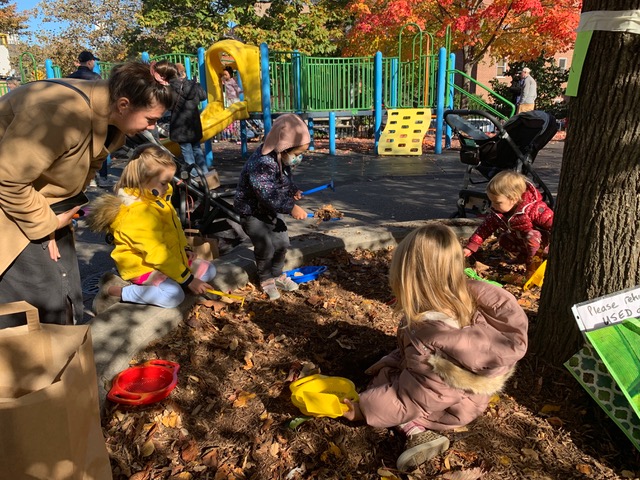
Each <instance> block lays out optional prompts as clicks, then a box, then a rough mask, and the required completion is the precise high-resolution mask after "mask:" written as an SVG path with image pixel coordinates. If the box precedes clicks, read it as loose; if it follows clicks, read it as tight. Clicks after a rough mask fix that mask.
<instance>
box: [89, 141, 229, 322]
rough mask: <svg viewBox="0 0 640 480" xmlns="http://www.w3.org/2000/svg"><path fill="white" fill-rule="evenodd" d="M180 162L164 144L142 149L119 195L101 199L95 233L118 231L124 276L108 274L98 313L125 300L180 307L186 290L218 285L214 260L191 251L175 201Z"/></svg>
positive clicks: (117, 253)
mask: <svg viewBox="0 0 640 480" xmlns="http://www.w3.org/2000/svg"><path fill="white" fill-rule="evenodd" d="M175 172H176V164H175V162H174V161H173V158H171V155H170V154H169V153H167V152H166V151H165V150H163V149H162V148H161V147H159V146H156V145H152V144H148V145H142V146H140V147H138V149H137V151H136V152H135V153H134V156H133V158H132V159H131V161H130V162H129V163H128V164H127V166H126V167H125V168H124V171H123V172H122V176H121V177H120V180H119V181H118V183H117V184H116V186H115V191H116V192H117V196H115V195H103V196H101V197H100V198H98V199H97V200H96V202H95V203H94V206H93V209H92V211H91V213H90V214H89V217H88V222H89V227H90V228H91V229H92V230H94V231H106V232H109V233H110V234H111V235H113V243H114V245H115V247H114V249H113V251H112V252H111V258H113V260H114V261H115V263H116V266H117V268H118V272H119V273H120V276H121V277H122V279H119V278H118V277H116V276H115V275H113V274H109V273H107V274H105V276H103V278H102V279H101V281H100V283H101V285H100V287H101V288H100V292H99V293H98V295H97V296H96V298H95V299H94V311H95V312H96V313H100V312H101V311H104V310H106V309H107V308H109V307H110V306H112V305H113V304H115V303H118V302H120V301H123V302H130V303H140V304H148V305H157V306H159V307H164V308H173V307H177V306H178V305H179V304H180V303H181V302H182V301H183V300H184V297H185V293H184V292H185V291H190V292H192V293H194V294H203V293H206V291H207V290H211V289H212V288H213V287H212V286H211V285H209V284H208V283H207V282H209V281H210V280H212V279H213V278H214V277H215V274H216V269H215V267H214V266H213V264H211V263H209V262H207V261H204V260H201V259H198V258H196V256H195V254H194V253H193V252H192V251H191V250H190V249H189V246H188V244H187V239H186V236H185V234H184V230H183V229H182V225H181V223H180V219H179V218H178V215H177V213H176V211H175V208H174V207H173V205H172V204H171V194H172V192H173V188H172V186H171V181H172V179H173V177H174V175H175Z"/></svg>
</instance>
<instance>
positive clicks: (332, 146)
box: [329, 112, 336, 155]
mask: <svg viewBox="0 0 640 480" xmlns="http://www.w3.org/2000/svg"><path fill="white" fill-rule="evenodd" d="M329 154H330V155H335V154H336V112H329Z"/></svg>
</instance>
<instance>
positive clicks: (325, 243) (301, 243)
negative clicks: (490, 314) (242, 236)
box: [90, 219, 480, 409]
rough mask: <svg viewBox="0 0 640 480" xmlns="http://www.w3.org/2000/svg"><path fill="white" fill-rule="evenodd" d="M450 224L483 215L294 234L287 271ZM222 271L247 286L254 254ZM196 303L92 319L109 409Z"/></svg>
mask: <svg viewBox="0 0 640 480" xmlns="http://www.w3.org/2000/svg"><path fill="white" fill-rule="evenodd" d="M430 223H445V224H447V225H449V226H450V227H451V228H453V229H454V231H455V232H456V233H457V234H458V235H459V236H461V237H468V236H469V235H471V233H473V231H474V230H475V229H476V228H477V226H478V225H479V224H480V220H479V219H455V220H425V221H411V222H402V223H392V224H384V225H379V226H360V227H346V228H342V229H335V230H332V231H331V233H330V234H329V233H313V234H305V235H299V236H295V237H292V238H291V248H290V250H289V253H288V254H287V263H286V265H285V268H286V269H292V268H297V267H300V266H302V265H304V263H306V262H308V261H309V260H311V259H312V258H314V257H317V256H321V255H326V254H329V253H330V252H332V251H333V250H336V249H344V250H346V251H348V252H350V251H354V250H356V249H358V248H361V249H368V250H379V249H382V248H387V247H390V246H394V245H397V244H398V243H399V242H400V241H401V240H402V239H403V238H404V237H405V236H406V235H407V234H408V233H409V232H411V231H412V230H414V229H415V228H418V227H420V226H422V225H427V224H430ZM215 265H216V268H217V269H218V273H217V275H216V278H215V280H214V282H213V283H214V284H215V286H216V287H217V288H218V289H220V290H223V291H229V290H234V289H236V288H240V287H243V286H245V285H246V284H247V283H248V282H249V280H250V278H253V277H254V276H255V264H254V261H253V252H252V250H251V249H250V248H247V247H244V246H241V247H238V248H236V249H234V250H233V251H232V252H231V253H229V254H228V255H225V256H223V257H220V258H218V259H216V261H215ZM194 304H195V297H193V296H191V295H190V296H188V297H187V299H186V300H185V301H184V302H183V303H182V304H181V305H180V306H179V307H177V308H160V307H154V306H148V305H134V304H126V303H119V304H116V305H114V306H113V307H111V308H109V309H108V310H106V311H105V312H103V313H101V314H100V315H96V316H95V317H94V318H93V320H92V321H91V322H90V325H91V336H92V338H93V351H94V357H95V362H96V370H97V374H98V395H99V399H100V407H101V409H102V408H103V407H104V403H105V399H106V395H107V392H108V391H109V388H110V384H111V380H112V379H113V377H114V376H115V375H116V374H117V373H119V372H121V371H122V370H124V369H126V368H127V367H129V362H130V361H131V359H132V358H133V356H134V355H136V354H137V353H138V352H139V351H141V350H142V349H144V348H146V347H147V346H148V345H149V344H150V343H151V342H152V341H153V340H156V339H158V338H161V337H163V336H164V335H166V334H168V333H170V332H171V331H172V330H173V329H175V328H176V327H177V326H178V325H179V324H180V322H181V321H183V319H184V318H186V315H188V313H189V312H190V310H191V308H192V307H193V305H194Z"/></svg>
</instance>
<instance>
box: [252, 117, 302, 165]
mask: <svg viewBox="0 0 640 480" xmlns="http://www.w3.org/2000/svg"><path fill="white" fill-rule="evenodd" d="M310 142H311V137H310V136H309V129H308V128H307V124H306V123H304V121H303V120H302V119H301V118H300V117H299V116H298V115H295V114H293V113H286V114H284V115H281V116H279V117H278V118H276V119H275V121H274V122H273V126H272V127H271V130H270V131H269V134H268V135H267V137H266V138H265V140H264V145H263V146H262V154H263V155H266V154H267V153H270V152H276V153H282V152H284V151H286V150H289V149H291V148H295V147H300V146H302V145H306V144H308V143H310Z"/></svg>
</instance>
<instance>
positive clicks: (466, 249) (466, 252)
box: [462, 247, 473, 257]
mask: <svg viewBox="0 0 640 480" xmlns="http://www.w3.org/2000/svg"><path fill="white" fill-rule="evenodd" d="M462 251H463V252H464V256H465V257H470V256H471V255H473V252H472V251H471V250H469V249H468V248H467V247H464V248H463V249H462Z"/></svg>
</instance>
